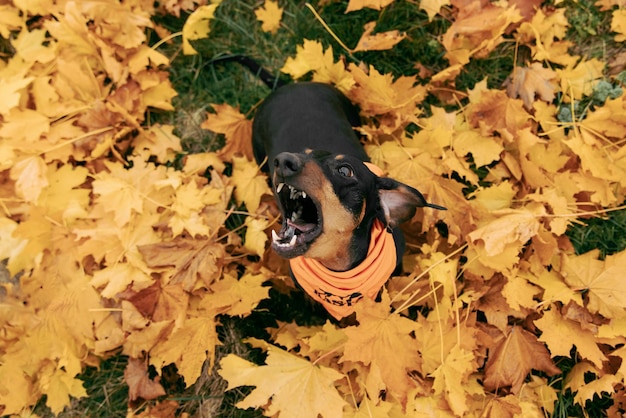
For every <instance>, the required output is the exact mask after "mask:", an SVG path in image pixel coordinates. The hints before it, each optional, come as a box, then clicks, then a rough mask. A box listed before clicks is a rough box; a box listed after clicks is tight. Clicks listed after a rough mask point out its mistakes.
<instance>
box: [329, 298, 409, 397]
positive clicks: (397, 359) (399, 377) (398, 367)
mask: <svg viewBox="0 0 626 418" xmlns="http://www.w3.org/2000/svg"><path fill="white" fill-rule="evenodd" d="M389 303H390V301H389V296H388V295H387V292H386V291H383V293H382V301H381V302H379V303H377V302H374V301H371V300H369V299H367V298H365V299H362V300H361V301H359V303H358V304H357V305H356V307H355V311H356V315H357V320H358V321H359V325H358V326H352V327H347V328H345V329H344V330H343V331H344V333H345V335H346V337H347V341H346V344H345V347H344V352H343V356H342V357H341V360H340V362H346V361H358V362H361V363H363V364H365V365H371V366H372V367H376V368H378V369H379V370H380V375H381V378H382V380H383V382H384V384H385V385H386V386H387V390H388V391H389V392H390V393H391V394H392V395H393V396H394V398H396V399H400V400H406V398H407V393H408V392H409V390H411V388H413V387H414V384H413V383H412V380H411V379H410V378H409V375H408V373H409V372H410V371H412V370H418V369H419V367H420V363H421V361H420V358H419V356H418V354H417V350H416V349H415V348H414V346H415V344H416V341H415V338H413V337H412V336H411V333H412V332H413V331H414V330H415V329H416V328H417V327H418V324H416V323H415V322H413V321H411V320H409V319H407V318H404V317H402V316H401V315H399V314H390V313H389Z"/></svg>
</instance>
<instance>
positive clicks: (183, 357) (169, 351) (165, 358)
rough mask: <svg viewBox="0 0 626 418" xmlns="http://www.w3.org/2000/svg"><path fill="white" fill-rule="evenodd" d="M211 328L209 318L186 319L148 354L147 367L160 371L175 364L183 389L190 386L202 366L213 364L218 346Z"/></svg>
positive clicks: (214, 332) (212, 320) (212, 322)
mask: <svg viewBox="0 0 626 418" xmlns="http://www.w3.org/2000/svg"><path fill="white" fill-rule="evenodd" d="M215 327H216V323H215V320H214V318H212V317H199V318H187V319H186V320H185V322H184V323H183V324H182V325H181V326H180V327H178V328H175V329H174V330H173V331H172V333H171V334H170V335H169V336H168V337H167V339H166V340H164V341H161V342H160V343H159V344H157V345H156V346H155V347H154V348H153V349H152V350H151V351H150V364H151V365H153V366H154V367H156V368H157V370H161V368H163V367H165V366H167V365H168V364H172V363H175V364H176V367H177V369H178V374H180V375H181V376H182V377H183V378H184V379H185V385H186V387H189V386H191V385H192V384H194V383H195V382H196V380H198V377H200V373H201V372H202V365H203V364H204V362H205V361H208V362H209V366H211V365H212V364H213V360H214V358H215V347H216V346H217V344H218V339H217V331H216V330H215Z"/></svg>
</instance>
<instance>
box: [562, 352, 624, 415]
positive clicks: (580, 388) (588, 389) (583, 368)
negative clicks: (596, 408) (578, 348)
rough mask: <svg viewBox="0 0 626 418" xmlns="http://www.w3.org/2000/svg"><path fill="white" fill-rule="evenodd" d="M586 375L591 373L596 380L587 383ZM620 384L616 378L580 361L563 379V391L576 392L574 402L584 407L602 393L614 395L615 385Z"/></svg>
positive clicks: (619, 380)
mask: <svg viewBox="0 0 626 418" xmlns="http://www.w3.org/2000/svg"><path fill="white" fill-rule="evenodd" d="M588 373H592V374H594V375H595V376H596V377H598V378H597V379H594V380H592V381H590V382H589V381H588V377H587V376H588ZM586 375H587V376H586ZM620 382H621V379H620V378H619V377H618V376H615V375H612V374H604V373H603V372H602V371H601V369H600V370H599V369H597V368H596V367H594V366H593V365H592V364H591V363H589V362H587V361H581V362H579V363H577V364H575V365H574V367H572V369H571V370H570V371H569V373H568V374H567V376H566V377H565V381H564V383H565V385H564V387H563V389H570V390H571V391H572V392H576V395H575V396H574V402H576V403H577V404H579V405H581V406H585V404H586V402H587V401H588V400H591V399H593V397H594V395H601V394H602V392H607V393H608V394H612V393H614V392H615V385H617V384H619V383H620Z"/></svg>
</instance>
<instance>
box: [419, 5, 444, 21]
mask: <svg viewBox="0 0 626 418" xmlns="http://www.w3.org/2000/svg"><path fill="white" fill-rule="evenodd" d="M449 5H450V0H422V1H420V9H422V10H424V11H425V12H426V14H428V21H430V22H432V20H433V18H434V17H435V15H436V14H437V13H439V11H440V10H441V8H442V7H443V6H449Z"/></svg>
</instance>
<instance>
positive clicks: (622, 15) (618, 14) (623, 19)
mask: <svg viewBox="0 0 626 418" xmlns="http://www.w3.org/2000/svg"><path fill="white" fill-rule="evenodd" d="M611 30H612V31H613V32H615V33H617V35H615V38H614V39H615V42H623V41H626V10H624V9H619V10H614V11H613V16H612V18H611Z"/></svg>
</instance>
